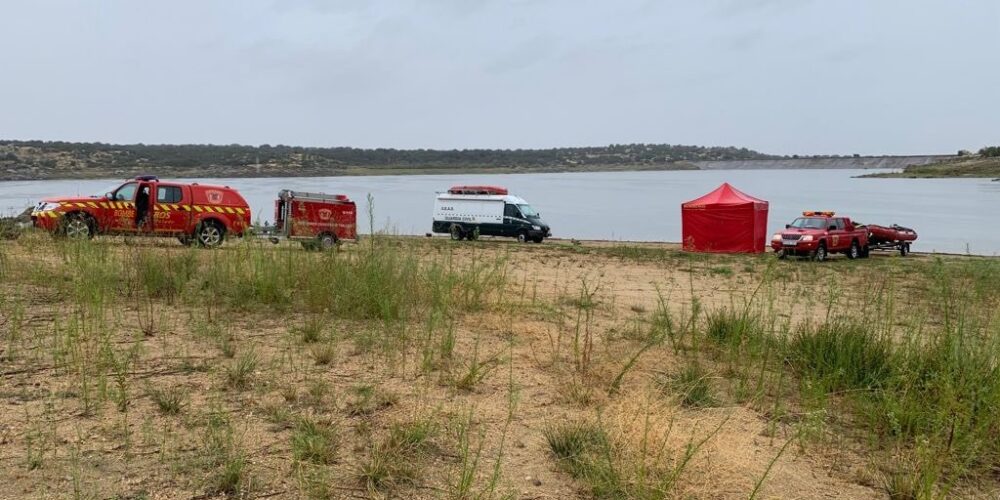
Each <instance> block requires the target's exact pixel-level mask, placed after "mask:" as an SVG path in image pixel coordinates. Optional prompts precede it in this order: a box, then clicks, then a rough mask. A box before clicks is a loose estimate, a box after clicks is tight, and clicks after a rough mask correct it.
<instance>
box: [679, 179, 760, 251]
mask: <svg viewBox="0 0 1000 500" xmlns="http://www.w3.org/2000/svg"><path fill="white" fill-rule="evenodd" d="M681 236H682V237H683V242H684V250H687V251H691V252H719V253H760V252H763V251H764V244H765V243H766V239H767V202H766V201H764V200H761V199H758V198H754V197H753V196H750V195H748V194H746V193H743V192H741V191H740V190H738V189H736V188H734V187H733V186H730V185H729V183H728V182H726V183H723V184H722V185H721V186H719V187H718V188H717V189H716V190H715V191H712V192H711V193H708V194H706V195H705V196H702V197H701V198H697V199H694V200H691V201H689V202H686V203H682V204H681Z"/></svg>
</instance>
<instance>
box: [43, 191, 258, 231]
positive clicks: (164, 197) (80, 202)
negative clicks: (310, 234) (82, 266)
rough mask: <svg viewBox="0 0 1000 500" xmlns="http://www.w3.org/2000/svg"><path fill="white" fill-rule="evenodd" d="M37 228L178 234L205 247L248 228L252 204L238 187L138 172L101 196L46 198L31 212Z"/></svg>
mask: <svg viewBox="0 0 1000 500" xmlns="http://www.w3.org/2000/svg"><path fill="white" fill-rule="evenodd" d="M31 221H32V224H33V225H34V226H35V227H39V228H42V229H45V230H47V231H49V232H51V233H53V234H55V235H59V236H65V237H67V238H73V239H89V238H93V237H94V236H95V235H98V234H106V235H132V236H160V237H164V236H165V237H176V238H177V239H178V240H180V241H181V243H184V244H191V243H198V244H199V245H201V246H205V247H215V246H219V245H221V244H222V242H223V240H224V239H225V237H226V236H227V235H235V236H242V235H243V233H244V232H245V231H246V230H247V229H248V228H249V227H250V206H249V205H247V202H246V200H244V199H243V196H241V195H240V194H239V193H238V192H237V191H236V190H235V189H232V188H230V187H228V186H213V185H207V184H198V183H191V184H187V183H180V182H167V181H160V180H159V179H158V178H156V177H154V176H139V177H136V178H134V179H130V180H128V181H126V182H125V183H123V184H121V185H119V186H117V187H114V188H112V189H111V190H109V191H108V192H107V193H105V194H104V195H101V196H89V197H58V198H46V199H44V200H42V201H41V202H39V203H38V205H36V206H35V208H34V210H32V212H31Z"/></svg>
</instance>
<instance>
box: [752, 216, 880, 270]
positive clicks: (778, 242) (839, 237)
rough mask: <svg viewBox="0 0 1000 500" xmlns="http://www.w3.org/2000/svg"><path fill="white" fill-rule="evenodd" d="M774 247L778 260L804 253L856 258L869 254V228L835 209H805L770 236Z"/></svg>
mask: <svg viewBox="0 0 1000 500" xmlns="http://www.w3.org/2000/svg"><path fill="white" fill-rule="evenodd" d="M771 248H773V249H774V252H775V254H777V256H778V258H779V259H783V258H785V257H787V256H789V255H804V256H808V257H810V258H812V259H813V260H817V261H822V260H826V258H827V257H829V256H830V254H831V253H843V254H846V255H847V257H848V258H850V259H857V258H859V257H867V256H868V231H867V230H865V229H864V228H859V227H857V226H856V225H855V224H854V222H852V221H851V219H850V218H848V217H837V216H836V214H834V212H802V217H799V218H797V219H795V220H794V221H792V223H791V224H786V225H785V229H784V231H781V232H778V233H775V234H774V236H772V237H771Z"/></svg>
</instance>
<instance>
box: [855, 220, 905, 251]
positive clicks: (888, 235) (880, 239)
mask: <svg viewBox="0 0 1000 500" xmlns="http://www.w3.org/2000/svg"><path fill="white" fill-rule="evenodd" d="M865 228H866V229H868V248H870V249H872V250H899V254H900V255H906V254H908V253H910V242H911V241H913V240H916V239H917V232H916V231H914V230H912V229H910V228H908V227H903V226H900V225H898V224H893V225H891V226H879V225H877V224H868V225H866V226H865Z"/></svg>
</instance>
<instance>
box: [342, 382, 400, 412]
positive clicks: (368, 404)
mask: <svg viewBox="0 0 1000 500" xmlns="http://www.w3.org/2000/svg"><path fill="white" fill-rule="evenodd" d="M351 392H352V393H353V394H354V399H352V400H351V401H349V402H348V403H347V413H348V414H349V415H352V416H366V415H372V414H374V413H375V412H377V411H379V410H382V409H384V408H388V407H390V406H392V405H394V404H396V402H397V401H399V396H397V395H396V394H395V393H393V392H389V391H385V390H383V389H380V388H379V387H377V386H374V385H370V384H363V385H357V386H354V387H353V388H352V389H351Z"/></svg>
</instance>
